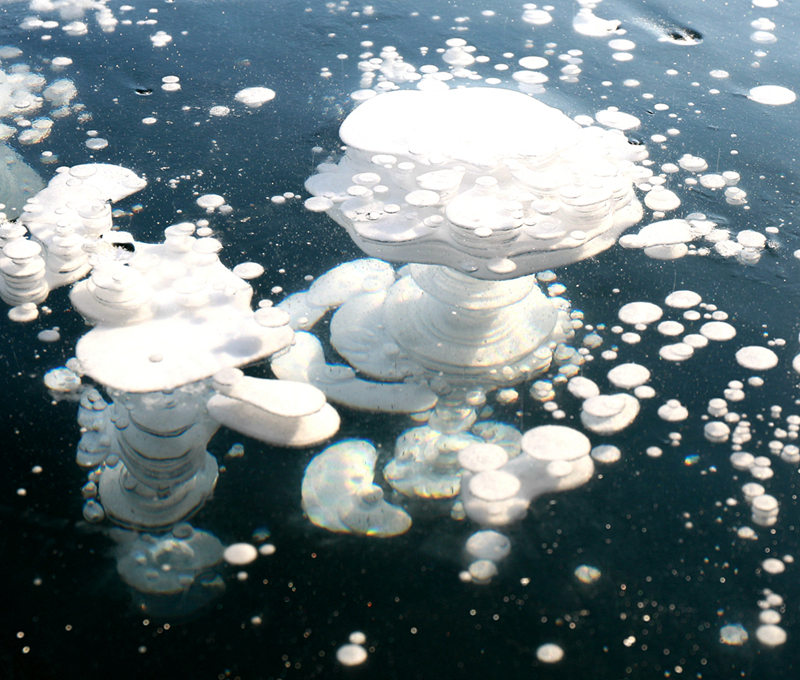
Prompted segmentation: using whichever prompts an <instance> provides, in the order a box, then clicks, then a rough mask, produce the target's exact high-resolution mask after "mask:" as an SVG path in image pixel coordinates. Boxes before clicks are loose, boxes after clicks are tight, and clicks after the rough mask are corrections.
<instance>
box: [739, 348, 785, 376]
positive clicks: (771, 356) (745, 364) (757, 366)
mask: <svg viewBox="0 0 800 680" xmlns="http://www.w3.org/2000/svg"><path fill="white" fill-rule="evenodd" d="M736 363H737V364H739V366H741V367H742V368H749V369H750V370H751V371H767V370H769V369H770V368H775V366H777V365H778V355H777V354H775V352H773V351H772V350H771V349H768V348H766V347H758V346H757V345H749V346H747V347H742V348H741V349H740V350H738V351H737V352H736Z"/></svg>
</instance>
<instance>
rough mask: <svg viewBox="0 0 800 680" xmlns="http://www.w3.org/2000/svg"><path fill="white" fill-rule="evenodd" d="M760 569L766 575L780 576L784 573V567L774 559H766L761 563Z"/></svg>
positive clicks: (780, 561)
mask: <svg viewBox="0 0 800 680" xmlns="http://www.w3.org/2000/svg"><path fill="white" fill-rule="evenodd" d="M761 568H762V569H763V570H764V571H766V572H767V573H768V574H782V573H783V572H784V571H786V565H785V564H784V563H783V561H782V560H779V559H777V558H776V557H768V558H767V559H765V560H764V561H763V562H762V563H761Z"/></svg>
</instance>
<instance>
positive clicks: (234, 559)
mask: <svg viewBox="0 0 800 680" xmlns="http://www.w3.org/2000/svg"><path fill="white" fill-rule="evenodd" d="M222 557H223V559H224V560H225V561H226V562H227V563H228V564H233V565H236V566H241V565H243V564H250V562H252V561H253V560H255V559H256V557H258V550H257V549H256V547H255V546H254V545H251V544H250V543H232V544H231V545H229V546H228V547H227V548H225V551H224V552H223V553H222Z"/></svg>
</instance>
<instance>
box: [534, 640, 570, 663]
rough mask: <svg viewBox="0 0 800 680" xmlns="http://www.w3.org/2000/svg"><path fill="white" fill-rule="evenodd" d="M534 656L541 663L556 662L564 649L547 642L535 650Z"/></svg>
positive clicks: (561, 657) (559, 659) (562, 655)
mask: <svg viewBox="0 0 800 680" xmlns="http://www.w3.org/2000/svg"><path fill="white" fill-rule="evenodd" d="M536 658H537V659H539V661H541V662H542V663H558V662H559V661H561V659H563V658H564V650H563V649H562V647H561V646H560V645H557V644H556V643H554V642H547V643H545V644H543V645H540V646H539V648H538V649H537V650H536Z"/></svg>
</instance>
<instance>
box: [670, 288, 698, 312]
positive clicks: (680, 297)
mask: <svg viewBox="0 0 800 680" xmlns="http://www.w3.org/2000/svg"><path fill="white" fill-rule="evenodd" d="M702 301H703V298H702V297H700V295H699V294H698V293H695V292H694V291H693V290H674V291H672V292H671V293H670V294H669V295H667V297H666V298H664V304H666V305H667V306H668V307H674V308H675V309H690V308H691V307H696V306H697V305H699V304H700V303H701V302H702Z"/></svg>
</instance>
